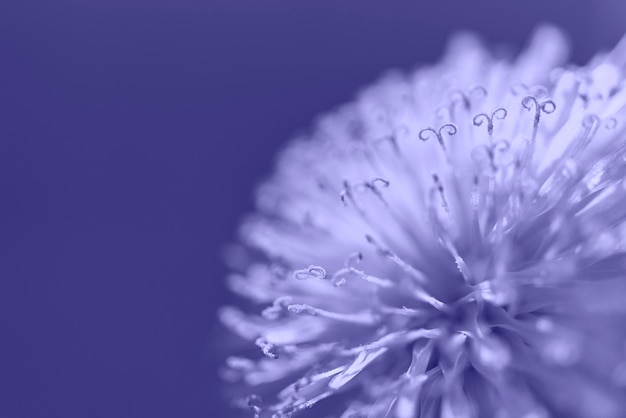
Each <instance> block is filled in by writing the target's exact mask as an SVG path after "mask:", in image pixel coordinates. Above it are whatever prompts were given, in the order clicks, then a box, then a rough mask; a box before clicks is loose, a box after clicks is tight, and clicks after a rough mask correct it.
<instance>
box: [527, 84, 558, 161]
mask: <svg viewBox="0 0 626 418" xmlns="http://www.w3.org/2000/svg"><path fill="white" fill-rule="evenodd" d="M533 105H534V107H535V119H534V122H533V134H532V138H531V140H530V142H531V144H533V145H532V146H531V149H530V153H529V155H528V157H530V155H532V153H533V152H534V151H533V149H534V143H535V139H536V138H537V131H538V129H539V121H540V120H541V113H545V114H550V113H553V112H554V111H555V110H556V104H555V103H554V102H553V101H552V100H544V101H542V102H539V101H538V100H537V98H536V97H534V96H526V97H524V99H522V106H523V107H524V108H525V109H526V110H528V111H530V110H532V108H533Z"/></svg>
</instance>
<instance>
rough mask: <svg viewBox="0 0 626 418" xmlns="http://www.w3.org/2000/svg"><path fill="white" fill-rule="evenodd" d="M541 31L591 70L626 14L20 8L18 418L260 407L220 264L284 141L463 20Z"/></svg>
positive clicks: (1, 243) (10, 359)
mask: <svg viewBox="0 0 626 418" xmlns="http://www.w3.org/2000/svg"><path fill="white" fill-rule="evenodd" d="M392 3H393V4H392ZM472 3H474V4H472ZM541 21H552V22H555V23H557V24H559V25H561V26H562V27H563V28H564V29H566V30H567V31H568V32H569V33H570V35H571V38H572V40H573V42H574V44H575V49H574V52H573V58H574V60H575V61H576V62H578V63H583V62H585V61H586V60H587V59H588V58H589V57H590V56H591V54H592V53H593V51H595V50H596V49H598V48H607V47H610V46H611V45H612V44H614V43H615V42H616V41H617V40H618V38H619V37H620V36H621V34H623V33H624V32H625V31H626V2H625V1H624V0H612V1H611V0H542V1H539V0H537V1H530V0H527V1H522V0H516V1H513V0H489V1H485V0H483V1H470V0H458V1H445V0H428V1H425V0H424V1H419V0H413V1H398V2H388V1H384V2H383V1H364V0H345V1H338V0H334V1H333V0H314V1H306V2H305V1H294V0H283V1H273V0H263V1H260V0H256V1H252V0H251V1H240V0H223V1H215V0H214V1H211V0H202V1H200V0H170V1H164V0H82V1H81V0H47V1H31V0H2V1H0V418H57V417H58V418H74V417H76V418H101V417H102V418H126V417H133V418H135V417H136V418H154V417H172V418H195V417H234V416H238V415H237V414H235V413H234V412H231V411H228V410H227V409H226V408H225V404H224V403H223V402H220V400H219V396H218V391H219V383H218V381H217V378H216V375H215V369H216V366H217V364H218V362H219V361H220V356H219V355H218V354H216V352H215V350H214V348H213V347H214V346H215V345H216V344H219V339H217V338H215V337H213V338H212V337H211V335H212V334H211V332H212V329H213V328H214V320H213V316H214V312H215V309H216V307H217V306H219V305H220V304H223V303H225V302H227V301H228V300H229V295H228V294H227V293H226V291H225V289H224V285H223V283H222V280H223V277H224V276H225V274H226V269H225V267H224V266H223V264H222V263H221V262H220V254H219V253H220V250H221V248H223V244H224V243H226V242H228V241H229V240H230V239H232V238H233V236H234V232H235V229H236V225H237V222H238V219H239V218H240V217H241V216H242V215H243V214H244V213H245V212H246V211H249V210H251V208H252V199H251V193H252V190H253V188H254V185H255V184H256V183H257V182H258V181H259V180H260V179H262V178H263V176H264V175H266V174H268V172H269V171H270V169H271V167H272V158H273V155H274V153H275V152H276V150H277V149H278V148H279V147H280V146H281V144H283V143H284V141H285V140H286V139H288V138H289V137H290V136H291V134H292V133H293V132H294V131H296V130H298V129H299V128H303V127H306V126H307V125H308V124H309V122H310V121H311V120H312V119H313V117H314V116H315V115H316V114H318V113H319V112H321V111H324V110H328V109H330V108H332V107H333V106H335V105H337V104H340V103H342V102H345V101H347V100H349V99H350V98H351V97H352V95H353V93H354V92H355V90H356V89H357V88H358V87H360V86H362V85H364V84H367V83H370V82H371V81H373V80H375V79H376V78H377V77H378V76H379V75H380V74H381V72H382V71H383V70H385V69H387V68H389V67H400V68H410V67H411V66H413V65H414V64H417V63H419V62H424V61H430V60H433V59H436V58H437V57H438V56H439V55H440V53H441V50H442V48H443V46H444V44H445V40H446V39H447V38H448V36H449V35H450V33H452V32H454V31H455V30H457V29H459V28H465V29H473V30H476V31H478V32H479V33H481V34H482V35H483V36H484V37H485V38H486V39H487V40H488V41H490V42H499V43H509V44H511V45H513V46H514V47H515V48H517V49H519V48H520V47H521V46H522V45H523V44H524V41H525V40H526V39H527V36H528V34H529V33H530V31H531V29H532V28H533V27H534V26H535V25H536V24H537V23H538V22H541ZM213 335H215V333H213ZM246 416H248V415H246Z"/></svg>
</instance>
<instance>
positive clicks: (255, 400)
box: [246, 395, 263, 418]
mask: <svg viewBox="0 0 626 418" xmlns="http://www.w3.org/2000/svg"><path fill="white" fill-rule="evenodd" d="M246 404H247V405H248V408H250V409H251V410H252V412H253V413H254V418H260V416H261V412H262V410H261V408H262V406H263V399H261V397H260V396H259V395H250V396H248V398H246Z"/></svg>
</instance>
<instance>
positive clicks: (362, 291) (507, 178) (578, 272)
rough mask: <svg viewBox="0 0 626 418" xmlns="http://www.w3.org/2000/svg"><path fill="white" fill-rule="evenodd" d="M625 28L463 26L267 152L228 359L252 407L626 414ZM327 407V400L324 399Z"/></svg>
mask: <svg viewBox="0 0 626 418" xmlns="http://www.w3.org/2000/svg"><path fill="white" fill-rule="evenodd" d="M625 45H626V42H622V44H621V45H619V46H618V47H617V48H616V49H615V50H614V51H613V52H611V53H609V54H604V55H601V56H598V57H596V58H595V59H594V60H592V61H591V63H590V64H589V65H587V66H585V67H576V66H573V65H570V64H567V63H566V61H565V58H566V55H567V46H566V43H565V42H564V40H563V36H562V34H561V33H560V32H559V31H558V30H557V29H554V28H550V27H547V28H542V29H540V30H538V31H537V33H536V35H535V37H534V38H533V39H532V41H531V42H530V44H529V46H528V48H527V49H526V50H525V51H524V52H523V53H522V54H521V55H520V56H519V57H517V58H516V59H515V60H512V61H511V60H505V59H500V58H496V57H493V56H491V55H490V54H489V52H488V51H487V50H486V49H485V48H484V47H483V46H482V45H481V44H480V43H479V42H478V41H477V40H476V39H475V38H473V37H471V36H469V35H463V36H460V37H458V38H457V39H455V40H454V41H453V42H452V43H451V45H450V47H449V50H448V53H447V54H446V55H445V56H444V57H443V58H442V60H441V62H440V63H439V64H436V65H434V66H431V67H423V68H420V69H418V70H416V71H415V72H413V73H410V74H399V73H394V74H391V75H389V76H387V77H386V78H383V79H382V80H381V81H379V82H378V83H376V84H374V85H373V86H371V87H368V88H366V89H364V90H363V91H361V92H360V94H359V95H358V97H357V99H356V100H355V101H354V102H353V103H351V104H349V105H346V106H343V107H341V108H339V109H337V110H336V111H334V112H332V113H329V114H327V115H325V116H324V117H322V118H320V119H319V120H318V122H317V124H316V126H315V129H314V130H313V131H311V132H310V133H309V134H307V135H306V136H303V137H299V138H296V139H294V140H293V141H292V142H291V143H290V144H289V145H288V146H287V148H286V149H285V150H284V151H283V152H282V153H281V155H280V158H279V159H278V162H277V166H276V171H275V173H274V175H273V176H272V177H271V178H270V179H269V180H268V181H267V182H265V183H264V184H263V185H262V186H261V187H260V188H259V191H258V199H257V210H256V212H255V213H254V214H253V215H251V216H250V217H249V218H248V219H247V220H246V221H245V222H244V224H243V226H242V229H241V237H242V238H241V247H240V251H241V253H242V254H245V255H246V256H245V257H239V258H237V259H238V260H239V261H237V262H233V268H234V270H235V271H236V273H234V274H233V275H232V276H231V277H230V278H229V280H228V283H229V285H230V287H231V289H232V290H233V291H234V292H236V293H237V294H239V295H241V296H243V297H244V298H245V299H246V300H248V301H249V303H248V304H247V305H245V306H242V307H232V306H231V307H225V308H224V309H222V311H221V312H220V318H221V320H222V322H223V323H224V324H225V325H226V326H227V327H228V328H230V329H231V330H232V331H233V332H234V333H235V334H237V335H238V336H239V337H241V340H242V345H241V346H240V347H239V348H236V347H233V355H232V356H231V357H229V358H228V359H227V361H226V364H225V366H224V370H223V376H224V378H225V379H227V380H229V381H231V382H233V386H236V388H237V391H238V394H239V395H240V396H239V397H240V400H239V401H237V403H238V404H240V406H242V407H244V408H247V409H248V410H249V411H250V412H249V413H250V415H251V416H254V417H259V418H266V417H272V418H284V417H292V416H298V415H300V414H302V415H303V416H305V415H306V414H307V413H309V414H313V415H310V416H320V415H319V413H318V412H313V411H317V409H316V408H324V407H323V406H322V404H324V403H326V407H325V408H326V409H324V410H325V411H331V412H330V413H329V414H330V416H333V417H341V418H348V417H352V418H355V417H397V418H415V417H467V418H481V417H498V418H508V417H510V418H518V417H526V418H530V417H534V418H544V417H553V416H555V417H556V416H569V417H585V418H587V417H598V418H612V417H615V418H619V417H623V416H625V415H626V326H624V324H626V222H625V221H626V182H625V179H626V78H625V77H624V72H625V71H626V55H625V54H626V46H625ZM320 410H321V409H320Z"/></svg>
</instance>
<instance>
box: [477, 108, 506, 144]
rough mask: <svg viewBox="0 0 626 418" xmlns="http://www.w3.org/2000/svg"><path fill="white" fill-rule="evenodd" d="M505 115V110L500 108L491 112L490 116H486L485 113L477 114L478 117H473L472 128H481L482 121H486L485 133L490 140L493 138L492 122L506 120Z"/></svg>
mask: <svg viewBox="0 0 626 418" xmlns="http://www.w3.org/2000/svg"><path fill="white" fill-rule="evenodd" d="M507 114H508V113H507V111H506V109H505V108H503V107H500V108H498V109H496V110H494V111H493V112H491V116H489V115H487V114H486V113H479V114H478V115H476V116H474V120H473V123H474V126H481V125H482V124H483V122H484V121H487V133H488V134H489V137H490V138H491V137H492V136H493V121H494V120H495V119H500V120H503V119H504V118H506V116H507Z"/></svg>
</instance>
